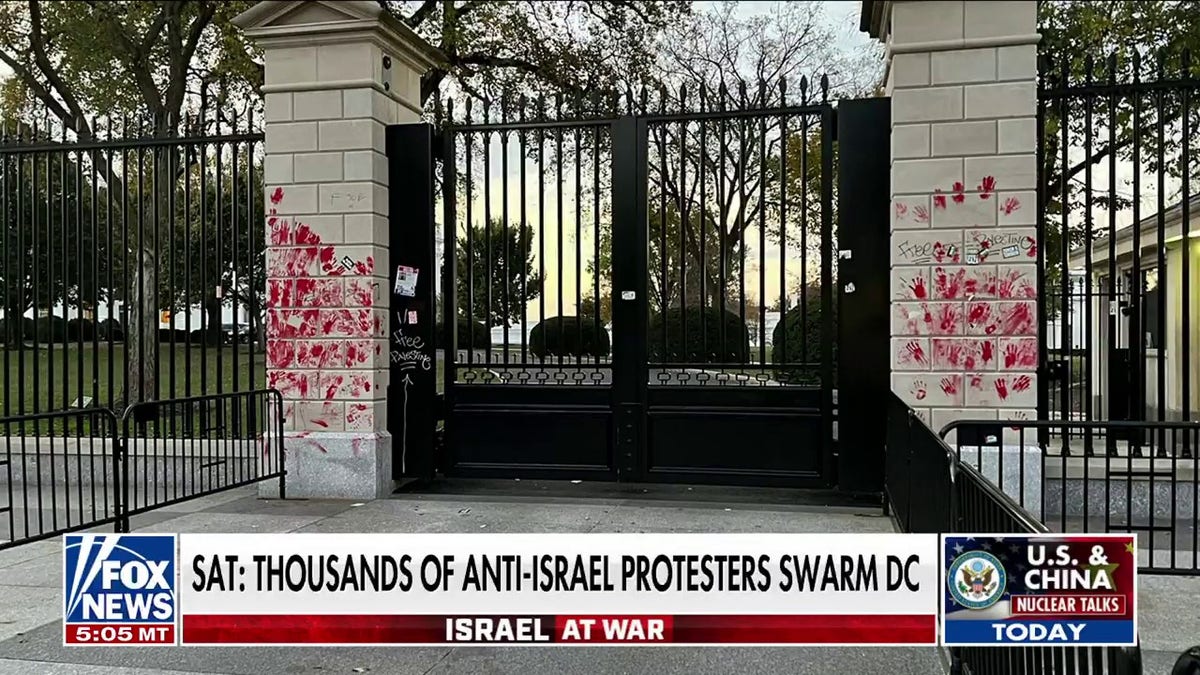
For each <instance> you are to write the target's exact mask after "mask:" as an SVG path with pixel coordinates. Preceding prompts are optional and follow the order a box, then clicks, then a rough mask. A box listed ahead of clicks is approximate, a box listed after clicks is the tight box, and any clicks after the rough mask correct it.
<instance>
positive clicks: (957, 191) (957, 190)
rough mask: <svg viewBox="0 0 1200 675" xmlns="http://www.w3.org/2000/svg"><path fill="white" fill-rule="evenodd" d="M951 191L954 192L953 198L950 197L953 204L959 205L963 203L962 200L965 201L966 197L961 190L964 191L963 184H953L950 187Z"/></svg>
mask: <svg viewBox="0 0 1200 675" xmlns="http://www.w3.org/2000/svg"><path fill="white" fill-rule="evenodd" d="M951 189H952V190H954V196H953V197H951V199H953V200H954V203H955V204H961V203H963V200H964V199H966V196H965V195H964V194H963V190H964V189H965V188H964V187H963V184H962V183H955V184H954V185H953V186H952V187H951Z"/></svg>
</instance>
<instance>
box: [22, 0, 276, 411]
mask: <svg viewBox="0 0 1200 675" xmlns="http://www.w3.org/2000/svg"><path fill="white" fill-rule="evenodd" d="M251 4H252V3H251V2H218V1H216V0H192V1H188V0H182V1H178V2H149V1H129V2H95V1H91V0H84V1H77V2H40V1H39V0H28V2H4V3H0V62H3V63H4V64H5V65H6V66H7V67H8V69H9V70H11V71H12V77H11V78H10V79H9V80H8V82H6V84H5V87H4V92H3V94H4V104H5V106H6V107H7V108H8V112H9V114H16V115H18V116H20V115H24V116H25V117H26V118H32V119H37V118H40V117H41V116H42V115H44V114H48V115H50V116H52V119H53V122H54V124H56V125H57V126H58V127H59V128H61V129H63V130H64V135H65V133H66V132H70V134H71V135H72V136H73V137H74V138H75V139H77V140H79V141H82V142H91V141H95V140H97V139H98V138H99V133H98V128H97V124H96V122H95V117H96V116H97V115H102V116H103V115H108V116H110V117H112V116H116V117H121V116H132V117H133V118H134V119H135V120H140V122H139V123H138V124H136V126H137V127H138V128H139V129H140V130H141V131H142V132H143V133H145V134H148V135H151V136H154V137H157V138H173V137H176V136H178V135H179V133H180V132H181V130H182V128H183V127H184V126H185V120H186V119H187V117H188V114H187V113H188V112H189V111H190V110H193V109H194V107H195V106H196V104H197V101H196V99H197V97H198V94H200V92H202V91H204V92H207V91H208V89H209V87H210V85H211V86H212V88H213V89H214V90H215V95H214V99H215V100H213V104H214V105H213V106H212V108H211V109H212V110H214V111H216V112H215V113H214V114H212V115H210V116H209V118H208V119H207V120H206V123H207V124H209V125H217V126H218V127H219V126H220V125H222V124H224V125H225V126H224V128H228V118H227V115H229V114H231V113H232V111H234V110H237V109H238V106H237V105H235V104H237V103H239V102H240V103H241V104H242V105H241V106H240V107H241V109H242V110H243V112H244V111H245V110H246V107H247V106H249V105H253V104H254V99H253V98H250V97H249V96H248V95H249V94H251V93H252V92H254V91H257V87H258V86H259V84H260V82H261V70H260V69H259V67H258V66H257V65H256V64H255V63H254V60H253V55H254V54H253V52H252V50H251V49H250V48H249V47H248V46H247V45H246V43H245V42H244V41H243V40H242V39H241V37H240V36H239V35H238V33H237V32H236V30H234V28H233V26H232V23H231V22H230V19H232V17H233V16H234V15H236V14H237V13H239V12H240V11H242V10H244V9H246V8H248V7H249V6H250V5H251ZM197 126H198V125H197ZM214 128H216V127H214ZM110 136H111V127H110ZM114 154H115V153H112V152H104V151H101V152H99V153H97V155H98V157H97V158H96V159H95V160H94V161H98V162H100V163H101V169H100V171H99V173H100V174H101V175H103V176H105V178H106V183H107V185H108V189H109V190H110V191H112V192H114V193H116V194H122V193H124V195H129V194H131V190H132V187H131V185H132V184H133V183H134V182H136V183H137V184H138V186H139V189H138V190H137V191H136V193H135V194H136V199H135V200H134V204H135V205H136V207H137V208H138V209H139V213H142V212H151V213H154V214H162V216H160V218H159V220H158V222H153V223H151V224H150V225H149V226H148V227H144V228H139V234H141V235H143V236H140V237H139V238H138V239H137V240H136V241H133V242H130V236H129V233H128V232H126V233H125V234H126V237H125V241H126V242H127V243H128V246H129V247H130V248H132V251H131V257H132V260H133V262H132V263H131V265H132V266H133V267H131V268H130V270H129V275H128V279H126V281H128V282H129V283H127V284H122V286H123V287H125V288H128V289H129V290H128V293H127V295H128V297H126V298H124V299H125V301H126V307H127V308H128V310H129V315H128V319H127V322H126V326H125V328H126V334H127V349H128V351H127V353H126V359H125V362H126V367H127V370H128V377H129V382H130V386H131V391H127V392H124V393H123V395H122V399H123V402H124V403H126V404H129V403H133V402H136V401H140V400H148V399H152V398H153V397H154V396H155V395H156V392H157V389H158V387H157V372H156V371H157V368H158V363H159V359H158V357H157V349H158V341H157V340H156V339H153V336H154V335H155V334H156V331H157V328H158V311H159V309H160V307H157V306H155V305H156V304H157V296H158V292H159V289H160V286H161V278H160V277H161V275H162V274H163V273H164V271H163V270H162V268H161V264H162V261H161V260H160V254H161V252H162V250H163V249H164V248H166V247H164V246H162V245H161V244H163V243H165V242H167V241H169V240H171V238H172V237H173V236H174V233H172V232H171V231H170V228H171V227H172V226H173V219H172V218H171V217H170V213H171V211H170V206H169V203H170V194H171V190H172V188H171V186H172V185H174V182H175V181H174V179H175V177H176V176H177V174H176V173H173V171H175V170H176V168H177V167H182V166H183V163H182V161H181V159H182V160H185V161H186V160H187V159H188V158H180V157H179V153H178V150H177V148H175V147H173V146H169V145H160V146H156V147H155V148H154V149H153V150H152V151H150V152H148V153H141V152H139V153H138V161H137V162H136V166H131V165H130V164H129V163H128V162H127V161H125V160H126V157H125V155H123V154H122V155H121V156H119V157H115V156H114ZM147 155H148V158H147ZM147 182H148V183H149V184H150V185H151V186H152V187H151V188H150V189H149V190H148V191H147V190H144V189H141V186H143V185H144V184H145V183H147ZM120 203H121V204H122V206H123V207H124V206H126V205H127V204H128V201H127V199H125V198H123V199H122V200H121V202H120ZM123 222H127V221H124V220H123ZM147 336H149V337H150V339H146V337H147ZM143 348H144V349H145V353H143V351H142V350H143Z"/></svg>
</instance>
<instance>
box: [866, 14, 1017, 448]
mask: <svg viewBox="0 0 1200 675" xmlns="http://www.w3.org/2000/svg"><path fill="white" fill-rule="evenodd" d="M890 12H891V18H890V20H891V24H890V31H888V33H887V39H886V42H887V46H888V53H889V58H890V63H889V76H888V87H889V90H890V94H891V97H892V186H891V188H892V190H891V191H892V208H893V212H892V234H891V261H892V272H891V278H892V283H891V288H892V296H891V297H892V323H891V335H892V339H891V349H892V356H891V363H892V389H893V391H895V392H896V393H897V394H899V395H900V396H901V398H903V399H904V400H905V401H906V402H907V403H908V404H909V405H911V406H913V407H914V408H916V409H917V410H918V412H919V413H920V415H921V417H922V418H923V419H926V420H927V421H928V422H929V423H930V424H931V426H932V427H933V428H934V429H935V430H937V429H940V428H941V427H942V426H943V425H945V424H947V423H949V422H951V421H953V420H955V419H966V418H970V419H997V418H999V419H1010V418H1033V417H1035V416H1036V415H1035V413H1034V409H1035V408H1036V405H1037V375H1036V368H1037V354H1038V349H1037V347H1038V344H1037V293H1038V289H1037V286H1036V284H1037V268H1036V261H1037V245H1038V242H1037V233H1036V231H1035V228H1034V223H1035V214H1036V208H1037V206H1036V203H1035V189H1036V183H1035V181H1036V179H1037V167H1036V161H1035V154H1034V153H1035V148H1036V141H1037V138H1036V123H1035V114H1036V77H1037V68H1036V39H1037V36H1036V26H1037V11H1036V3H1034V2H1025V1H999V2H973V1H965V2H964V1H962V0H957V1H951V2H893V3H891V8H890Z"/></svg>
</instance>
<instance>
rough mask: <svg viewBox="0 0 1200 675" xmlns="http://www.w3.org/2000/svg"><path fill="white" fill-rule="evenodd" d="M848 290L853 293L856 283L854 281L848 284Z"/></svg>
mask: <svg viewBox="0 0 1200 675" xmlns="http://www.w3.org/2000/svg"><path fill="white" fill-rule="evenodd" d="M846 292H847V293H853V292H854V284H853V283H849V284H846Z"/></svg>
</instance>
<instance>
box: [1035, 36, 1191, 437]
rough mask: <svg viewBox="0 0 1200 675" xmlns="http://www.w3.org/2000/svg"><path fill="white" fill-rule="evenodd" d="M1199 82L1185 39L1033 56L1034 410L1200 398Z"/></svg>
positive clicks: (1088, 414)
mask: <svg viewBox="0 0 1200 675" xmlns="http://www.w3.org/2000/svg"><path fill="white" fill-rule="evenodd" d="M1198 93H1200V74H1198V73H1197V68H1196V66H1195V64H1193V63H1192V62H1191V55H1190V53H1189V52H1187V51H1184V52H1182V53H1179V54H1166V53H1160V54H1157V55H1155V56H1154V57H1151V58H1145V59H1143V58H1141V57H1140V56H1139V55H1138V54H1137V52H1136V51H1135V52H1133V53H1132V56H1131V57H1129V58H1122V59H1118V58H1117V57H1116V56H1110V57H1109V58H1107V59H1103V60H1101V61H1096V60H1094V59H1093V58H1092V57H1091V56H1088V57H1085V58H1079V57H1078V56H1071V55H1058V54H1055V55H1045V56H1043V57H1042V63H1041V67H1040V80H1039V85H1038V123H1039V139H1040V140H1039V146H1038V155H1039V167H1040V171H1039V210H1038V228H1039V233H1040V234H1041V237H1040V240H1041V241H1043V242H1044V245H1043V246H1042V248H1041V249H1040V250H1039V254H1040V255H1039V281H1040V288H1041V289H1042V290H1043V294H1042V295H1040V296H1039V312H1040V318H1041V321H1040V325H1041V335H1040V338H1041V347H1040V348H1041V354H1040V363H1041V365H1042V370H1041V373H1042V376H1041V378H1040V379H1039V383H1038V384H1039V392H1038V393H1039V404H1038V407H1039V411H1040V413H1041V414H1039V417H1040V418H1042V419H1061V420H1072V421H1092V420H1155V421H1171V420H1184V421H1186V420H1190V419H1194V417H1195V411H1196V410H1197V409H1200V387H1197V384H1196V383H1197V380H1198V378H1200V356H1198V355H1200V333H1198V332H1197V326H1198V322H1200V316H1198V315H1197V312H1200V306H1198V303H1197V301H1196V297H1197V296H1196V288H1197V285H1198V284H1200V279H1197V277H1196V275H1197V274H1198V273H1200V247H1198V245H1197V244H1196V242H1195V241H1194V233H1195V232H1197V231H1198V230H1200V223H1197V222H1196V219H1197V218H1198V217H1200V195H1198V194H1197V192H1198V190H1200V188H1198V185H1197V181H1198V180H1200V176H1198V172H1196V171H1195V166H1194V165H1195V161H1196V157H1197V155H1196V153H1195V148H1194V145H1195V143H1196V141H1195V139H1196V133H1195V132H1196V130H1197V129H1198V128H1200V106H1197V105H1196V98H1197V94H1198ZM1055 430H1057V429H1046V430H1044V431H1047V432H1052V431H1055ZM1097 430H1099V428H1097ZM1183 451H1184V452H1188V451H1190V450H1189V449H1187V448H1184V449H1183Z"/></svg>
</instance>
